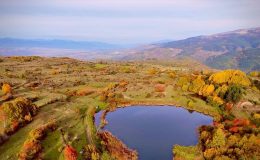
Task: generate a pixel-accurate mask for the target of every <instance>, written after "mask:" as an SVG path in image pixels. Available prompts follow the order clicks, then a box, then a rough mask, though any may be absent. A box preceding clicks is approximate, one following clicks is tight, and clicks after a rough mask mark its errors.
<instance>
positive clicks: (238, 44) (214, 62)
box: [0, 27, 260, 71]
mask: <svg viewBox="0 0 260 160" xmlns="http://www.w3.org/2000/svg"><path fill="white" fill-rule="evenodd" d="M131 47H132V48H131ZM0 55H4V56H11V55H39V56H68V57H73V58H78V59H88V60H89V59H117V60H146V59H158V60H161V59H164V60H171V59H178V58H193V59H195V60H198V61H199V62H202V63H204V64H206V65H208V66H210V67H213V68H218V69H227V68H233V69H241V70H244V71H251V70H260V27H258V28H252V29H240V30H236V31H231V32H225V33H219V34H214V35H208V36H197V37H191V38H187V39H184V40H178V41H170V40H166V41H158V42H155V43H153V44H148V45H145V46H140V47H138V48H133V46H123V45H115V44H108V43H103V42H92V41H71V40H42V39H39V40H25V39H13V38H2V39H0Z"/></svg>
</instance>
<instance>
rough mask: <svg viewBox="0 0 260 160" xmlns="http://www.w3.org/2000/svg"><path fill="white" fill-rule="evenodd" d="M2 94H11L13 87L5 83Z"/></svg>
mask: <svg viewBox="0 0 260 160" xmlns="http://www.w3.org/2000/svg"><path fill="white" fill-rule="evenodd" d="M2 92H3V93H4V94H8V93H11V92H12V87H11V86H10V85H9V84H7V83H4V84H3V86H2Z"/></svg>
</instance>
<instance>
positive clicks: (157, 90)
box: [154, 84, 165, 92]
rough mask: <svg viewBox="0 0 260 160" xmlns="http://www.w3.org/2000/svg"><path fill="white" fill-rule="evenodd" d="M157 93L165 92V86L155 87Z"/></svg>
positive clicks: (158, 85) (157, 85)
mask: <svg viewBox="0 0 260 160" xmlns="http://www.w3.org/2000/svg"><path fill="white" fill-rule="evenodd" d="M154 90H155V92H164V91H165V85H164V84H156V85H155V86H154Z"/></svg>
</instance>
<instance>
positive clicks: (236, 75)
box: [209, 69, 251, 86]
mask: <svg viewBox="0 0 260 160" xmlns="http://www.w3.org/2000/svg"><path fill="white" fill-rule="evenodd" d="M209 80H210V81H212V82H213V83H216V84H225V83H226V84H238V85H243V86H250V84H251V82H250V80H249V79H248V78H247V76H246V74H245V73H244V72H242V71H240V70H231V69H230V70H224V71H220V72H217V73H214V74H212V75H211V76H210V77H209Z"/></svg>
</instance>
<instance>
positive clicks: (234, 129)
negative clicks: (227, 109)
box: [229, 127, 239, 133]
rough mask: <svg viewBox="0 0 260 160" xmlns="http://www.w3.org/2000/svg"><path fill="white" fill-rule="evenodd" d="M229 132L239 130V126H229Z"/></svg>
mask: <svg viewBox="0 0 260 160" xmlns="http://www.w3.org/2000/svg"><path fill="white" fill-rule="evenodd" d="M229 131H230V132H233V133H237V132H238V131H239V127H231V128H229Z"/></svg>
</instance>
